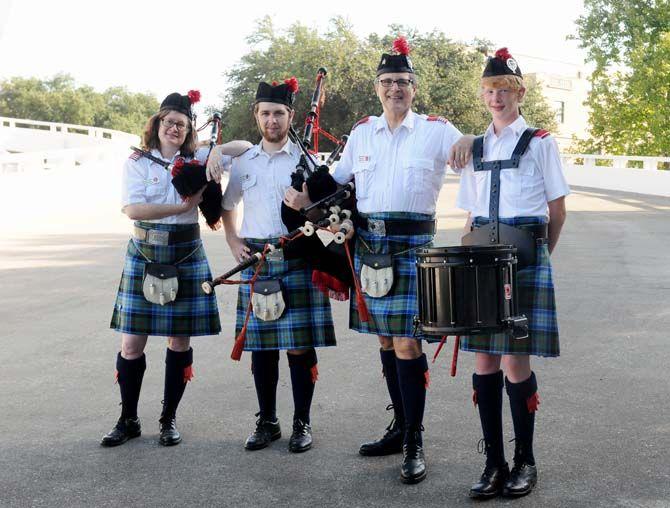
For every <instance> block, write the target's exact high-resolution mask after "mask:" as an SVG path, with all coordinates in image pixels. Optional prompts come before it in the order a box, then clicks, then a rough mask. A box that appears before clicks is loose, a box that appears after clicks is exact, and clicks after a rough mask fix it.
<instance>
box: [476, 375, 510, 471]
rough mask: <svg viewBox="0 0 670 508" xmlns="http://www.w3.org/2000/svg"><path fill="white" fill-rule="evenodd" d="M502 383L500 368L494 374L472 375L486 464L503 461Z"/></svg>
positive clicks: (501, 462)
mask: <svg viewBox="0 0 670 508" xmlns="http://www.w3.org/2000/svg"><path fill="white" fill-rule="evenodd" d="M503 384H504V383H503V373H502V370H499V371H498V372H496V373H494V374H486V375H479V374H473V375H472V388H473V389H474V391H475V397H474V398H475V400H476V403H477V406H478V407H479V419H480V421H481V423H482V432H483V434H484V446H485V448H484V450H485V452H486V465H487V466H501V465H503V464H504V463H505V447H504V444H503V428H502V399H503Z"/></svg>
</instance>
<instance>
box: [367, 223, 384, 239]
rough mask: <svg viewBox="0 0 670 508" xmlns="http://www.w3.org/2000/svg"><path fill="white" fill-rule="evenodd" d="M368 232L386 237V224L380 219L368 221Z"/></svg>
mask: <svg viewBox="0 0 670 508" xmlns="http://www.w3.org/2000/svg"><path fill="white" fill-rule="evenodd" d="M368 231H369V232H370V233H372V234H374V235H377V236H386V224H385V223H384V221H383V220H382V219H368Z"/></svg>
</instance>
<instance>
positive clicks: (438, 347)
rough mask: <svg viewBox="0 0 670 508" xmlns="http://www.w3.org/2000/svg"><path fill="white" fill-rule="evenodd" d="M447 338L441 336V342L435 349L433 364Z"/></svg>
mask: <svg viewBox="0 0 670 508" xmlns="http://www.w3.org/2000/svg"><path fill="white" fill-rule="evenodd" d="M447 337H448V335H443V336H442V340H441V341H440V344H439V345H438V346H437V349H436V350H435V354H434V355H433V363H435V360H436V359H437V355H439V354H440V351H442V346H444V343H445V342H447Z"/></svg>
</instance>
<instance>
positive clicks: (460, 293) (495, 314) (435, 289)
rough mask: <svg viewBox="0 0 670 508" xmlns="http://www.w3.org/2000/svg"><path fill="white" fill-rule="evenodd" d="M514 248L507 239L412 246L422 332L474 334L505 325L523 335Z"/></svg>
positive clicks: (525, 323) (525, 327) (524, 323)
mask: <svg viewBox="0 0 670 508" xmlns="http://www.w3.org/2000/svg"><path fill="white" fill-rule="evenodd" d="M516 265H517V258H516V248H515V247H512V246H511V245H486V246H458V247H435V248H427V249H417V251H416V268H417V275H418V277H417V291H418V301H419V316H418V319H417V322H418V325H419V326H420V327H421V331H422V332H423V333H424V334H426V335H473V334H481V333H484V334H486V333H496V332H501V331H505V330H510V331H511V332H512V333H513V335H514V337H515V338H523V337H527V336H528V320H527V319H526V317H525V316H519V315H518V307H517V305H518V304H517V299H516Z"/></svg>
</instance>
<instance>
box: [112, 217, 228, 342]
mask: <svg viewBox="0 0 670 508" xmlns="http://www.w3.org/2000/svg"><path fill="white" fill-rule="evenodd" d="M137 225H138V226H149V227H150V228H151V229H160V230H162V231H180V230H183V229H190V228H192V227H193V225H192V224H158V223H156V224H154V223H141V224H140V223H138V224H137ZM197 247H200V248H199V249H198V250H197V251H196V252H195V253H194V254H193V255H192V256H191V257H189V258H188V259H187V260H186V261H184V262H182V263H179V264H178V265H177V270H178V272H179V289H178V291H177V299H176V300H175V301H174V302H170V303H168V304H166V305H158V304H154V303H150V302H148V301H147V300H146V299H145V298H144V294H143V292H142V280H143V276H144V266H145V265H146V264H147V261H146V260H145V259H144V258H143V257H142V255H141V254H140V253H139V251H138V249H141V250H142V253H143V254H144V255H145V256H146V257H147V258H149V259H150V260H152V261H154V262H156V263H165V264H172V263H175V262H176V261H179V260H180V259H182V258H184V257H186V256H187V255H188V254H190V253H191V252H193V250H194V249H196V248H197ZM206 280H212V273H211V271H210V269H209V263H208V262H207V256H206V255H205V251H204V248H203V247H202V240H200V239H198V240H195V241H192V242H184V243H177V244H173V245H153V244H149V243H145V242H140V241H139V240H137V239H134V238H131V239H130V240H129V241H128V249H127V251H126V259H125V264H124V267H123V275H122V276H121V282H120V283H119V290H118V292H117V295H116V302H115V304H114V311H113V313H112V321H111V323H110V328H113V329H114V330H117V331H119V332H123V333H130V334H133V335H157V336H165V337H179V336H188V337H195V336H199V335H215V334H218V333H219V332H221V323H220V321H219V310H218V307H217V304H216V297H215V295H214V294H211V295H208V294H205V292H204V291H203V290H202V288H201V287H200V285H201V284H202V283H203V282H204V281H206Z"/></svg>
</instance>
